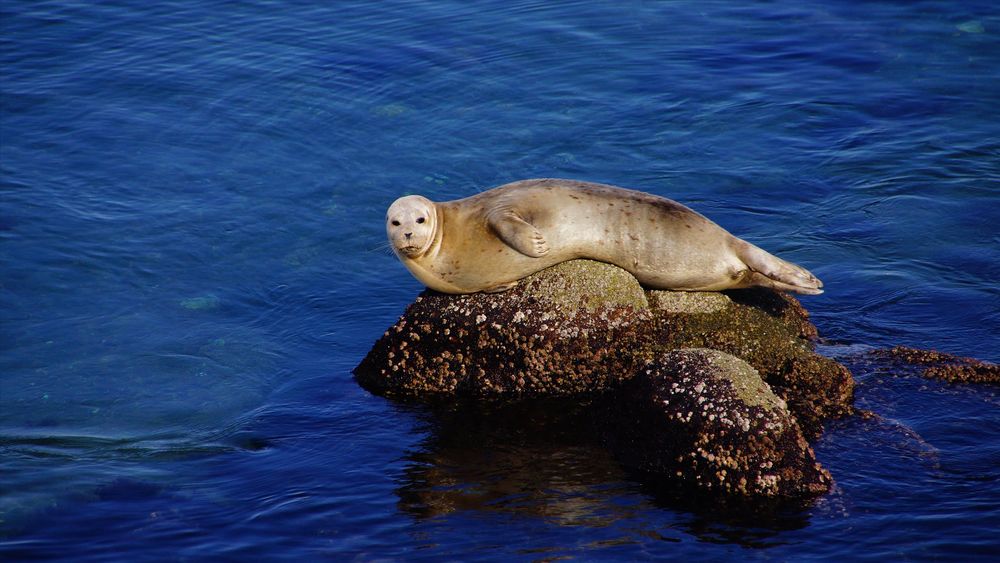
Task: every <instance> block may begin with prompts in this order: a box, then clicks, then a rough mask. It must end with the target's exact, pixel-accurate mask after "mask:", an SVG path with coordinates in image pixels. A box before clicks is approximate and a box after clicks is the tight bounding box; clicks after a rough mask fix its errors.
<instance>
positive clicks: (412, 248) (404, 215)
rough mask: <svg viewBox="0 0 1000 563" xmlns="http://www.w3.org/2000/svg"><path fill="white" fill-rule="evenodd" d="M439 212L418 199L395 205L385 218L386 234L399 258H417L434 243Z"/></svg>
mask: <svg viewBox="0 0 1000 563" xmlns="http://www.w3.org/2000/svg"><path fill="white" fill-rule="evenodd" d="M436 228H437V212H436V211H435V210H434V202H433V201H431V200H429V199H427V198H426V197H423V196H419V195H408V196H406V197H401V198H399V199H397V200H396V201H394V202H393V203H392V205H390V206H389V211H387V212H386V214H385V232H386V234H387V235H388V236H389V243H390V244H391V245H392V249H393V250H394V251H396V254H398V255H399V256H400V257H404V256H405V257H406V258H417V257H418V256H420V255H421V254H423V253H424V252H427V249H428V248H430V246H431V243H432V242H434V229H436Z"/></svg>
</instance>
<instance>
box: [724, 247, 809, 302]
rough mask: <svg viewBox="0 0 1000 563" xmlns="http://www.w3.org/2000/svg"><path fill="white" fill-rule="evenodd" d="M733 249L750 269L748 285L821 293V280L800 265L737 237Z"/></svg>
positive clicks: (796, 291) (805, 292) (807, 293)
mask: <svg viewBox="0 0 1000 563" xmlns="http://www.w3.org/2000/svg"><path fill="white" fill-rule="evenodd" d="M735 250H736V255H737V256H739V257H740V259H741V260H743V262H744V263H745V264H746V265H747V266H749V267H750V269H751V270H752V272H751V275H750V277H749V279H748V282H749V284H750V285H760V286H764V287H772V288H774V289H780V290H782V291H794V292H795V293H804V294H806V295H818V294H820V293H823V289H822V288H823V282H821V281H819V279H818V278H817V277H816V276H814V275H812V274H811V273H810V272H809V270H806V269H805V268H803V267H802V266H797V265H795V264H792V263H791V262H786V261H784V260H782V259H781V258H778V257H777V256H775V255H773V254H771V253H769V252H767V251H766V250H764V249H762V248H758V247H756V246H754V245H752V244H750V243H749V242H747V241H745V240H740V239H737V240H736V247H735Z"/></svg>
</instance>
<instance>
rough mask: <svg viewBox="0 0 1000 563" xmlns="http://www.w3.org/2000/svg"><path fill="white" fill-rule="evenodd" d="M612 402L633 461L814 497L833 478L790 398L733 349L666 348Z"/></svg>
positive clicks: (730, 484)
mask: <svg viewBox="0 0 1000 563" xmlns="http://www.w3.org/2000/svg"><path fill="white" fill-rule="evenodd" d="M607 404H608V406H607V407H606V412H607V416H606V419H607V420H608V421H609V422H610V424H611V427H612V432H609V433H608V437H609V442H610V443H611V444H612V447H613V449H614V450H615V452H616V453H617V454H618V455H619V459H620V460H621V461H622V462H623V463H624V464H625V465H626V466H629V467H632V468H635V469H638V470H641V471H644V472H651V473H654V474H657V475H666V476H676V478H677V479H678V481H680V482H682V483H684V484H685V485H687V486H689V487H693V488H695V489H698V490H700V491H703V492H720V493H726V494H734V495H738V496H763V497H787V496H804V495H805V496H808V495H814V494H819V493H824V492H826V491H827V490H828V489H829V487H830V484H831V482H832V479H831V478H830V474H829V473H828V472H827V471H826V470H825V469H823V468H822V467H821V466H820V465H819V463H818V462H817V461H816V458H815V455H814V453H813V450H812V448H810V447H809V444H808V443H807V442H806V440H805V438H804V437H803V435H802V431H801V429H800V428H799V425H798V423H797V422H796V420H795V418H794V417H793V416H792V414H791V413H790V412H789V410H788V408H787V405H786V403H785V401H783V400H782V399H781V398H779V397H778V396H777V395H775V394H774V393H773V392H772V391H771V389H770V388H769V387H768V385H767V384H766V383H764V382H763V380H761V378H760V376H759V374H758V373H757V371H756V370H755V369H753V368H752V367H750V365H749V364H747V363H746V362H744V361H743V360H740V359H739V358H736V357H734V356H731V355H729V354H726V353H724V352H720V351H718V350H709V349H704V348H702V349H685V350H675V351H672V352H666V353H663V354H661V355H660V356H658V357H657V358H655V359H654V360H653V361H651V362H650V363H649V364H648V366H647V367H646V368H645V369H643V370H641V371H640V372H639V374H637V375H636V376H635V377H633V378H631V379H630V380H629V381H627V382H625V383H624V384H623V385H622V386H621V388H620V389H619V390H618V391H617V392H615V393H614V394H613V395H612V397H611V398H610V400H609V401H607Z"/></svg>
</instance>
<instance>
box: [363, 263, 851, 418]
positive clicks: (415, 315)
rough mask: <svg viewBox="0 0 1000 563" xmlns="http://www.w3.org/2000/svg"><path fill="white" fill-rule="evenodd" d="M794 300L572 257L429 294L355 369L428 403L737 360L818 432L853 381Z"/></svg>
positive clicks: (844, 407)
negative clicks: (646, 283)
mask: <svg viewBox="0 0 1000 563" xmlns="http://www.w3.org/2000/svg"><path fill="white" fill-rule="evenodd" d="M815 337H816V329H815V327H814V326H813V325H812V324H811V323H810V322H809V320H808V314H807V313H806V312H805V310H804V309H803V308H802V306H801V305H800V304H799V302H798V301H797V300H796V299H795V298H793V297H790V296H787V295H784V294H781V293H778V292H775V291H773V290H769V289H748V290H735V291H729V292H725V293H717V292H675V291H646V290H644V289H643V288H642V287H641V286H640V285H639V283H638V282H637V281H636V280H635V278H634V277H633V276H632V275H631V274H629V273H628V272H626V271H624V270H622V269H620V268H617V267H615V266H611V265H608V264H603V263H600V262H593V261H589V260H573V261H569V262H564V263H562V264H559V265H557V266H554V267H552V268H549V269H546V270H543V271H541V272H538V273H537V274H534V275H532V276H529V277H528V278H526V279H524V280H522V281H521V283H520V284H519V285H518V286H517V287H515V288H513V289H511V290H509V291H506V292H504V293H476V294H470V295H446V294H441V293H436V292H433V291H429V290H428V291H424V292H423V293H421V295H420V296H419V297H418V298H417V300H416V301H415V302H414V303H413V304H411V305H410V306H409V308H407V310H406V312H405V313H404V314H403V316H402V317H401V318H400V319H399V321H398V322H397V323H396V324H395V325H393V326H392V327H390V328H389V330H387V331H386V332H385V334H384V335H383V336H382V338H380V339H379V340H378V342H376V343H375V345H374V346H373V348H372V350H371V351H370V352H369V353H368V355H367V356H366V357H365V358H364V360H363V361H362V362H361V364H360V365H359V366H358V367H357V368H356V369H355V372H354V373H355V376H356V378H357V381H358V382H359V383H360V384H361V385H362V386H363V387H364V388H366V389H368V390H369V391H371V392H372V393H375V394H377V395H383V396H389V397H395V398H403V399H415V400H419V401H431V400H435V399H442V398H443V399H446V400H447V399H450V398H473V399H475V398H480V399H484V398H522V397H533V398H534V397H555V396H573V395H587V394H599V393H602V392H605V391H608V390H610V389H614V388H616V387H617V386H618V385H620V384H621V383H622V382H623V381H626V380H628V379H629V378H631V377H632V376H633V375H634V374H635V373H637V372H638V370H639V369H640V368H642V367H644V366H645V365H646V362H647V361H649V360H651V359H653V358H654V357H656V356H657V355H658V354H661V353H663V352H665V351H669V350H674V349H678V348H692V347H699V348H712V349H717V350H721V351H724V352H727V353H729V354H732V355H734V356H737V357H739V358H741V359H743V360H745V361H746V362H747V363H749V364H750V365H751V366H753V367H754V368H755V369H757V371H759V372H760V373H761V374H762V376H763V377H764V379H765V380H766V381H767V382H768V383H769V384H770V385H771V388H772V389H773V390H774V392H775V393H777V394H778V396H780V397H782V398H783V399H785V400H786V401H787V402H788V404H789V408H790V409H791V410H792V412H793V413H794V414H795V415H796V416H797V417H799V419H800V422H802V424H803V426H804V427H805V428H806V429H807V430H808V431H809V433H810V434H815V433H816V431H817V430H818V429H819V428H820V422H821V421H822V420H823V419H826V418H830V417H834V416H841V415H844V414H847V413H849V412H850V411H851V404H852V400H853V379H852V378H851V375H850V372H849V371H848V370H847V369H846V368H845V367H843V366H842V365H840V364H838V363H837V362H835V361H833V360H831V359H829V358H825V357H823V356H820V355H818V354H816V353H815V352H814V351H813V345H812V340H813V339H814V338H815Z"/></svg>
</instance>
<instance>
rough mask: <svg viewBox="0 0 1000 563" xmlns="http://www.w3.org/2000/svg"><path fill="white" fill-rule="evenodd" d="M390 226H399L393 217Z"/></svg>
mask: <svg viewBox="0 0 1000 563" xmlns="http://www.w3.org/2000/svg"><path fill="white" fill-rule="evenodd" d="M392 226H393V227H398V226H399V221H396V220H395V219H394V220H393V221H392Z"/></svg>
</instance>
